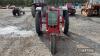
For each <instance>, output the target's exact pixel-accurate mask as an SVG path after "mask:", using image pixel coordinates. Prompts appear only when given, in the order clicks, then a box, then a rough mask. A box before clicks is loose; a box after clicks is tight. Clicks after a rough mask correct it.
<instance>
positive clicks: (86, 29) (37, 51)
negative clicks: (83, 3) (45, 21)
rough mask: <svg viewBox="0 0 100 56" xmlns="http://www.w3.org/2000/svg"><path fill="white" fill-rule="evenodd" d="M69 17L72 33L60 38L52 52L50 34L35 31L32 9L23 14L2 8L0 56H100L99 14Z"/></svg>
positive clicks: (0, 11) (0, 15) (0, 10)
mask: <svg viewBox="0 0 100 56" xmlns="http://www.w3.org/2000/svg"><path fill="white" fill-rule="evenodd" d="M69 19H70V29H69V35H70V36H63V38H61V39H59V41H58V42H57V54H55V55H51V52H50V46H49V40H48V38H46V37H47V36H42V37H38V36H37V34H36V32H35V25H34V24H35V23H34V22H35V18H33V17H32V15H31V12H30V8H28V9H27V8H26V15H23V16H21V17H13V15H12V14H11V10H8V9H6V10H2V9H0V56H100V54H99V53H100V38H99V36H100V17H84V16H82V15H80V11H77V13H76V15H75V16H70V18H69Z"/></svg>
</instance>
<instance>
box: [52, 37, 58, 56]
mask: <svg viewBox="0 0 100 56" xmlns="http://www.w3.org/2000/svg"><path fill="white" fill-rule="evenodd" d="M56 52H57V48H56V36H52V37H51V53H52V54H53V55H55V54H56Z"/></svg>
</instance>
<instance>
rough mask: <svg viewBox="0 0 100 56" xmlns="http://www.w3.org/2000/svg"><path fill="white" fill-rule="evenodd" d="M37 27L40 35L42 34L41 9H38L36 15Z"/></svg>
mask: <svg viewBox="0 0 100 56" xmlns="http://www.w3.org/2000/svg"><path fill="white" fill-rule="evenodd" d="M35 17H36V18H35V27H36V32H37V34H38V35H42V31H41V28H42V27H41V25H42V24H41V11H37V12H36V15H35Z"/></svg>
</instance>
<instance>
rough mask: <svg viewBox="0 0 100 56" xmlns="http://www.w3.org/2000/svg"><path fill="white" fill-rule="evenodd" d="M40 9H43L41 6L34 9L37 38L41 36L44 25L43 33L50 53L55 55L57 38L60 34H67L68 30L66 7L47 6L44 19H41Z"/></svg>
mask: <svg viewBox="0 0 100 56" xmlns="http://www.w3.org/2000/svg"><path fill="white" fill-rule="evenodd" d="M40 4H41V3H40ZM42 9H43V4H42V6H38V7H36V12H35V27H36V32H37V34H38V35H39V36H41V35H43V30H42V28H45V26H44V25H46V29H45V32H46V35H47V36H48V37H49V40H50V47H51V53H52V54H56V51H57V48H56V47H57V46H56V44H57V38H59V37H60V36H61V35H62V33H63V34H64V35H67V34H68V29H69V16H68V10H67V7H66V6H63V7H62V8H59V5H58V6H55V5H53V6H51V5H48V6H47V9H46V13H45V17H43V13H42V11H43V10H42Z"/></svg>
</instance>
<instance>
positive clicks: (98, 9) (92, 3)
mask: <svg viewBox="0 0 100 56" xmlns="http://www.w3.org/2000/svg"><path fill="white" fill-rule="evenodd" d="M81 14H82V15H84V16H93V15H100V0H89V1H88V2H86V3H85V4H84V6H83V8H82V10H81Z"/></svg>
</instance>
